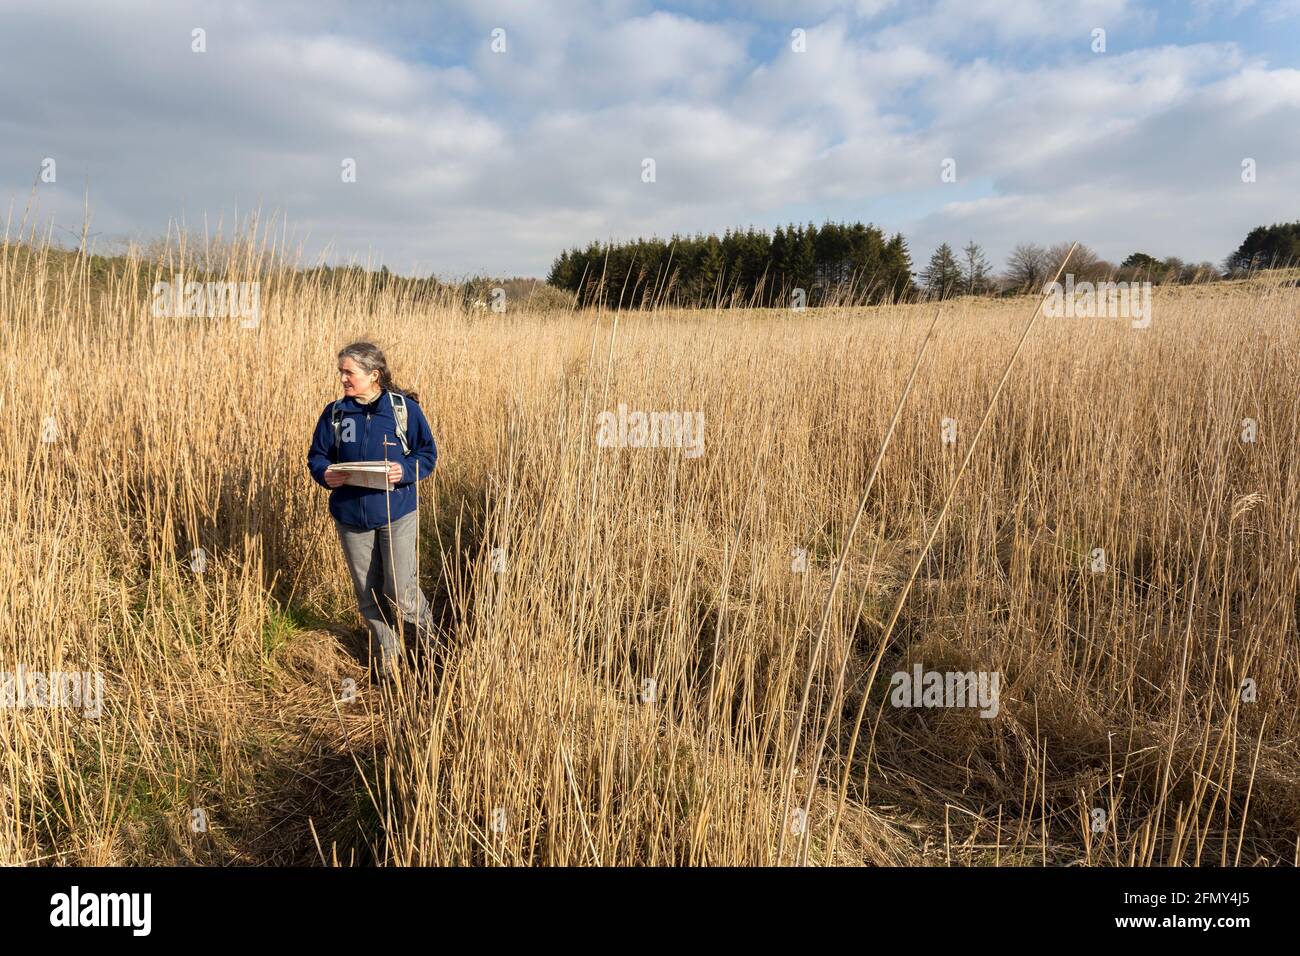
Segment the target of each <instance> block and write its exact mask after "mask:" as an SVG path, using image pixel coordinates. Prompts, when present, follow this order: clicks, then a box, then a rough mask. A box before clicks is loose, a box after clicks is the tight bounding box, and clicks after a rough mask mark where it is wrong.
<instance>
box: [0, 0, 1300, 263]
mask: <svg viewBox="0 0 1300 956" xmlns="http://www.w3.org/2000/svg"><path fill="white" fill-rule="evenodd" d="M1298 23H1300V0H1253V2H1251V0H1204V2H1188V0H1184V2H1176V0H1166V2H1160V3H1138V2H1130V0H1075V2H1071V3H1063V2H1056V0H1038V2H1027V0H926V2H910V3H908V2H903V0H857V2H849V3H831V2H826V3H821V2H816V0H813V2H806V3H800V4H788V3H776V2H770V0H758V2H755V3H750V4H739V3H720V2H719V3H670V4H652V3H638V2H630V0H605V2H590V3H589V2H585V0H574V2H568V3H550V2H546V0H530V2H523V0H520V2H492V0H478V2H448V3H411V2H388V3H380V4H365V5H358V4H347V3H341V2H334V0H320V2H306V0H301V2H300V0H284V2H274V3H269V2H259V0H236V2H227V3H190V2H185V0H180V2H166V3H164V2H149V3H146V2H131V0H126V2H120V3H114V4H112V5H107V4H102V3H98V2H90V0H85V2H59V0H52V2H28V0H0V83H3V88H4V89H5V91H6V94H5V98H4V104H3V106H0V196H3V197H4V198H5V199H6V200H7V204H8V205H9V206H11V207H12V209H13V214H12V215H13V218H14V220H15V221H17V220H18V219H20V218H21V217H22V215H23V212H24V209H25V208H26V207H27V204H28V198H29V195H30V193H31V190H32V184H33V182H34V181H36V179H37V174H38V173H39V172H40V170H41V164H42V162H43V161H44V160H45V159H46V158H52V159H54V160H55V161H56V169H57V177H56V179H55V181H54V182H41V183H39V184H38V185H37V189H36V197H35V198H36V204H35V210H34V212H29V213H28V218H29V221H30V220H32V219H35V220H36V221H38V222H40V223H42V224H47V223H49V222H53V223H54V224H55V226H56V228H57V230H59V231H58V233H57V234H58V235H62V236H68V235H72V234H75V233H77V232H79V229H80V224H81V221H82V216H83V206H84V202H85V199H86V197H87V194H88V195H89V200H90V204H91V207H92V211H93V221H92V232H93V233H94V234H95V236H96V243H97V247H98V248H99V249H100V250H101V251H112V249H113V248H114V247H115V246H116V245H119V244H120V243H121V242H122V241H124V240H126V239H140V240H148V239H150V238H153V237H155V236H158V235H161V234H164V233H165V232H166V230H167V226H168V223H169V221H171V220H180V219H184V221H185V222H186V223H187V224H188V225H189V226H190V227H191V228H196V227H202V224H203V221H204V217H205V216H206V217H207V220H208V222H209V223H210V224H211V223H215V222H216V221H217V220H218V219H219V218H224V221H225V222H226V223H227V228H228V224H229V223H230V222H231V220H232V219H233V217H234V215H235V214H236V210H238V211H239V213H241V214H243V213H245V212H246V211H248V210H250V209H252V208H255V207H258V206H260V207H261V208H262V209H263V212H264V215H265V214H268V213H270V212H272V211H274V212H275V213H276V214H277V215H278V216H279V217H281V219H282V220H283V221H285V222H287V224H288V229H289V232H290V235H291V237H292V239H293V243H294V245H295V247H299V246H300V247H301V249H302V255H303V258H304V260H306V261H316V260H317V259H319V258H321V257H325V258H327V259H329V260H330V261H336V262H337V261H347V260H350V259H357V260H360V261H369V262H371V263H372V264H376V265H377V264H378V263H381V262H382V263H384V264H386V265H388V266H389V267H390V268H392V269H394V270H396V271H399V272H403V273H419V274H430V273H436V274H439V275H443V276H450V277H454V276H460V275H468V274H472V273H476V272H487V273H491V274H496V275H515V274H517V275H539V276H542V275H545V273H546V271H547V269H548V267H549V265H550V262H551V261H552V259H553V258H554V256H555V255H556V254H558V252H559V251H561V250H562V249H564V248H567V247H571V246H575V245H584V244H586V243H587V242H588V241H590V240H592V239H608V238H632V237H635V236H640V235H651V234H657V235H661V236H667V235H669V234H671V233H672V232H674V231H677V232H693V231H697V230H698V231H708V230H716V231H719V232H721V231H722V230H723V229H725V228H727V227H729V226H737V225H740V226H745V225H754V226H756V227H760V228H772V227H774V226H775V225H777V224H779V223H784V222H790V221H808V220H810V219H811V220H814V221H822V220H824V219H836V220H855V219H860V220H863V221H870V222H875V223H876V224H878V225H879V226H881V227H882V228H883V229H885V230H886V231H888V232H894V231H901V232H902V233H903V235H904V236H905V237H907V239H908V241H909V244H910V246H911V249H912V254H913V260H914V262H916V263H918V266H919V264H920V263H922V262H923V261H924V259H925V258H926V257H928V255H929V254H930V252H931V251H932V250H933V249H934V247H935V246H936V245H937V244H938V243H940V242H944V241H947V242H950V243H952V244H953V245H959V244H964V243H965V242H967V241H968V240H971V239H974V240H975V241H977V242H980V243H982V244H983V245H984V246H985V248H986V250H987V251H988V253H989V255H990V258H992V259H993V261H994V263H995V265H998V266H1000V265H1001V264H1002V262H1003V261H1004V259H1005V256H1006V254H1007V253H1008V252H1009V251H1010V249H1011V247H1012V246H1013V245H1014V244H1015V243H1017V242H1025V241H1032V242H1041V243H1053V242H1060V241H1069V240H1075V239H1078V240H1080V241H1083V242H1085V243H1087V244H1089V245H1090V246H1092V247H1093V248H1094V249H1095V250H1096V251H1097V252H1098V253H1099V254H1101V255H1102V256H1104V257H1106V258H1110V259H1114V260H1118V259H1121V258H1123V256H1125V255H1127V254H1128V253H1129V252H1132V251H1134V250H1136V249H1141V250H1144V251H1147V252H1149V253H1151V254H1154V255H1158V256H1167V255H1177V256H1180V257H1182V258H1184V259H1187V260H1190V261H1201V260H1206V259H1208V260H1212V261H1216V262H1217V261H1220V260H1221V259H1222V258H1223V257H1224V256H1225V255H1226V254H1227V253H1229V252H1231V251H1232V249H1233V248H1234V247H1235V246H1236V245H1237V243H1238V242H1240V240H1241V238H1242V237H1243V236H1244V234H1245V232H1246V231H1247V230H1248V229H1249V228H1250V227H1252V226H1254V225H1257V224H1260V223H1267V222H1274V221H1290V220H1294V219H1300V189H1298V188H1297V187H1298V186H1300V148H1298V147H1300V69H1297V67H1298V66H1300V64H1297V57H1300V43H1298V42H1297V41H1298V40H1300V31H1298V30H1297V24H1298ZM196 28H201V29H203V30H204V31H205V39H206V51H205V52H202V53H196V52H194V51H193V50H192V39H191V38H192V31H193V30H194V29H196ZM1098 28H1100V29H1103V30H1105V50H1104V51H1095V50H1094V49H1093V44H1094V39H1093V31H1094V30H1095V29H1098ZM496 29H500V30H503V31H504V37H505V50H504V51H501V52H494V51H493V50H492V49H491V47H490V43H491V39H492V34H493V30H496ZM796 29H798V30H803V31H805V32H804V43H803V44H802V47H803V48H802V49H801V50H800V49H796V48H795V47H796V45H797V44H795V42H794V39H793V37H792V31H793V30H796ZM647 157H648V158H652V159H654V161H655V172H656V175H655V180H654V182H644V181H643V180H642V163H643V160H644V159H646V158H647ZM349 158H350V159H354V160H355V161H356V169H357V176H356V181H355V182H343V181H342V177H341V175H340V170H341V164H342V162H343V160H345V159H349ZM946 159H952V160H954V161H955V166H956V181H954V182H943V181H942V180H941V176H940V173H941V168H942V164H943V162H944V160H946ZM1245 159H1253V160H1254V162H1255V169H1256V177H1255V181H1254V182H1243V181H1242V175H1241V164H1242V162H1243V160H1245Z"/></svg>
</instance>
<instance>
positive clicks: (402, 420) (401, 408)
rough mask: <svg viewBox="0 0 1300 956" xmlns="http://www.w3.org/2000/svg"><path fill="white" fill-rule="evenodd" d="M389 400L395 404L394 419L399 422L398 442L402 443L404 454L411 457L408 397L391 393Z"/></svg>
mask: <svg viewBox="0 0 1300 956" xmlns="http://www.w3.org/2000/svg"><path fill="white" fill-rule="evenodd" d="M388 400H389V401H390V402H392V403H393V419H394V420H395V421H396V422H397V440H398V441H399V442H401V443H402V454H403V455H407V456H409V455H410V454H411V443H410V442H409V441H407V440H406V396H405V395H399V394H397V393H396V392H392V391H390V392H389V393H388Z"/></svg>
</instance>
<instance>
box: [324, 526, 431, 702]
mask: <svg viewBox="0 0 1300 956" xmlns="http://www.w3.org/2000/svg"><path fill="white" fill-rule="evenodd" d="M334 525H335V527H336V528H337V529H338V533H339V543H340V544H342V545H343V556H344V558H345V559H346V560H347V565H348V572H349V573H350V574H351V575H352V589H353V590H354V591H355V592H356V595H357V606H358V609H359V610H360V611H361V616H362V617H363V618H365V619H366V624H367V625H368V626H369V628H370V634H371V637H372V639H373V640H374V641H375V642H377V643H378V644H379V651H380V655H379V666H378V670H379V673H380V675H381V676H384V677H391V676H392V675H393V672H394V671H395V670H396V669H397V667H399V666H400V664H401V660H402V650H403V648H402V641H401V638H400V637H399V635H398V628H399V627H401V624H399V619H400V620H402V621H405V622H406V623H407V624H408V625H409V627H410V628H414V629H415V630H416V632H417V634H418V635H419V636H420V637H421V638H423V639H424V640H431V639H432V637H433V614H432V611H431V610H430V608H429V602H428V601H427V600H425V597H424V592H423V591H421V590H420V577H419V572H418V569H417V565H416V552H417V546H418V544H419V541H418V537H417V530H418V528H419V517H418V514H417V512H414V511H412V512H411V513H410V514H408V515H405V516H404V517H401V518H398V519H397V520H396V521H394V522H392V523H391V524H388V525H384V526H382V527H379V528H371V529H369V530H367V529H366V528H357V527H354V526H353V525H350V524H344V523H343V522H341V521H338V520H335V522H334ZM386 611H387V613H386ZM372 652H373V644H372Z"/></svg>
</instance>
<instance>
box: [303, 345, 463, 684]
mask: <svg viewBox="0 0 1300 956" xmlns="http://www.w3.org/2000/svg"><path fill="white" fill-rule="evenodd" d="M338 359H339V365H338V368H339V379H340V380H341V381H342V383H343V397H342V398H341V399H339V400H338V401H335V402H331V403H330V404H329V405H326V406H325V410H324V411H323V412H321V416H320V420H319V421H318V422H317V423H316V433H315V434H314V435H313V436H312V442H311V450H310V451H309V452H308V453H307V464H308V467H309V468H310V469H311V476H312V478H314V479H315V480H316V482H317V484H320V485H323V486H325V487H326V488H329V489H331V490H330V514H331V515H332V516H333V518H334V524H335V526H336V527H337V528H338V534H339V542H340V543H341V544H342V545H343V555H344V558H345V559H346V560H347V564H348V570H349V571H350V572H351V574H352V587H353V590H354V591H355V592H356V596H357V604H358V605H359V609H360V611H361V616H362V617H363V618H365V619H366V624H367V625H368V626H369V628H370V633H371V635H372V636H373V638H374V640H375V641H377V642H378V644H379V649H380V655H379V662H378V667H377V670H378V671H379V675H380V676H381V677H382V678H385V679H389V678H392V677H393V676H394V674H395V673H396V670H397V668H398V666H399V665H400V662H401V658H402V650H403V648H402V642H401V639H400V637H399V632H398V630H396V629H395V625H396V627H400V624H396V618H398V617H400V618H401V619H404V620H405V621H407V622H410V623H411V624H412V625H413V626H415V627H416V630H417V633H419V632H421V631H423V636H424V637H425V639H429V638H431V637H432V626H433V619H432V614H431V612H430V610H429V602H428V601H426V600H425V597H424V592H423V591H421V590H420V577H419V563H418V560H417V553H418V548H419V512H418V510H417V508H416V504H417V497H416V488H415V483H416V481H418V480H419V479H421V478H427V477H429V475H431V474H432V473H433V466H434V462H436V461H437V459H438V449H437V447H436V446H435V445H434V443H433V432H432V431H431V430H430V429H429V423H428V421H427V420H426V419H425V417H424V413H423V412H422V411H421V410H420V406H419V404H418V402H419V396H418V395H416V393H415V392H409V391H406V390H404V389H400V388H398V387H397V386H396V385H394V384H393V376H392V373H391V372H389V370H388V363H387V361H386V360H385V359H384V353H383V352H381V351H380V350H379V348H378V347H377V346H375V345H372V344H371V343H369V342H353V343H352V344H351V345H349V346H347V347H346V348H344V349H343V350H342V351H341V352H339V356H338ZM403 425H404V426H405V427H403ZM349 461H387V462H388V463H389V465H388V482H389V486H390V488H391V490H383V489H373V488H362V487H359V486H357V485H345V484H344V480H345V476H344V475H343V474H342V473H340V472H338V471H330V470H328V469H329V466H330V465H332V464H334V463H336V462H349ZM381 594H382V595H383V596H384V598H386V599H387V603H389V604H391V605H392V606H393V607H394V608H395V610H396V615H393V617H394V620H393V621H390V619H389V616H388V615H386V614H385V612H384V609H383V608H381V603H383V602H381V600H380V595H381Z"/></svg>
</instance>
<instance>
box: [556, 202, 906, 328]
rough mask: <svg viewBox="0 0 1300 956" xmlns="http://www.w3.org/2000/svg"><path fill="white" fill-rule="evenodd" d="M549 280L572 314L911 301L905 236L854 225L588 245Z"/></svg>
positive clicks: (566, 258)
mask: <svg viewBox="0 0 1300 956" xmlns="http://www.w3.org/2000/svg"><path fill="white" fill-rule="evenodd" d="M547 281H548V282H549V283H550V284H551V285H554V286H557V287H558V288H561V289H563V290H565V291H566V292H570V293H572V294H574V295H575V296H576V297H577V301H578V304H579V305H590V304H593V303H595V302H599V301H601V300H602V299H603V300H604V302H605V304H606V305H608V306H611V307H615V308H647V307H658V306H687V307H701V308H702V307H724V308H725V307H737V306H740V307H752V308H788V307H790V306H791V305H793V304H796V303H797V302H798V301H799V295H800V293H799V291H798V290H802V302H803V304H806V305H807V306H809V307H815V306H821V305H830V304H841V303H853V304H867V305H874V304H878V303H881V302H892V301H896V300H899V299H908V298H911V297H912V296H913V295H914V288H913V284H912V260H911V257H910V255H909V253H908V249H907V243H906V242H905V241H904V240H903V237H902V236H901V235H897V234H895V235H894V236H893V237H891V238H886V237H885V235H884V233H883V232H881V230H880V229H878V228H876V227H875V226H872V225H867V224H863V223H860V222H855V223H851V224H847V223H835V222H827V223H824V224H823V225H822V226H820V227H818V226H817V225H815V224H814V223H811V222H810V223H808V224H807V226H803V225H794V224H791V225H789V226H786V227H781V226H778V227H777V228H776V230H775V231H774V232H771V233H768V232H766V231H762V230H756V229H754V228H753V227H750V228H748V229H745V230H744V231H741V230H735V231H732V230H730V229H729V230H727V231H726V233H725V234H724V235H723V236H722V237H721V238H719V237H718V236H717V235H716V234H713V233H710V234H709V235H707V236H705V235H698V234H697V235H694V236H681V235H676V234H674V235H673V236H672V237H671V238H669V239H659V238H653V239H637V240H634V241H631V242H609V243H602V242H592V243H590V244H589V245H588V246H587V247H586V248H585V249H572V250H568V251H565V252H563V253H561V255H560V256H559V258H557V259H556V260H555V262H554V264H553V265H552V266H551V271H550V275H549V276H548V277H547Z"/></svg>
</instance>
